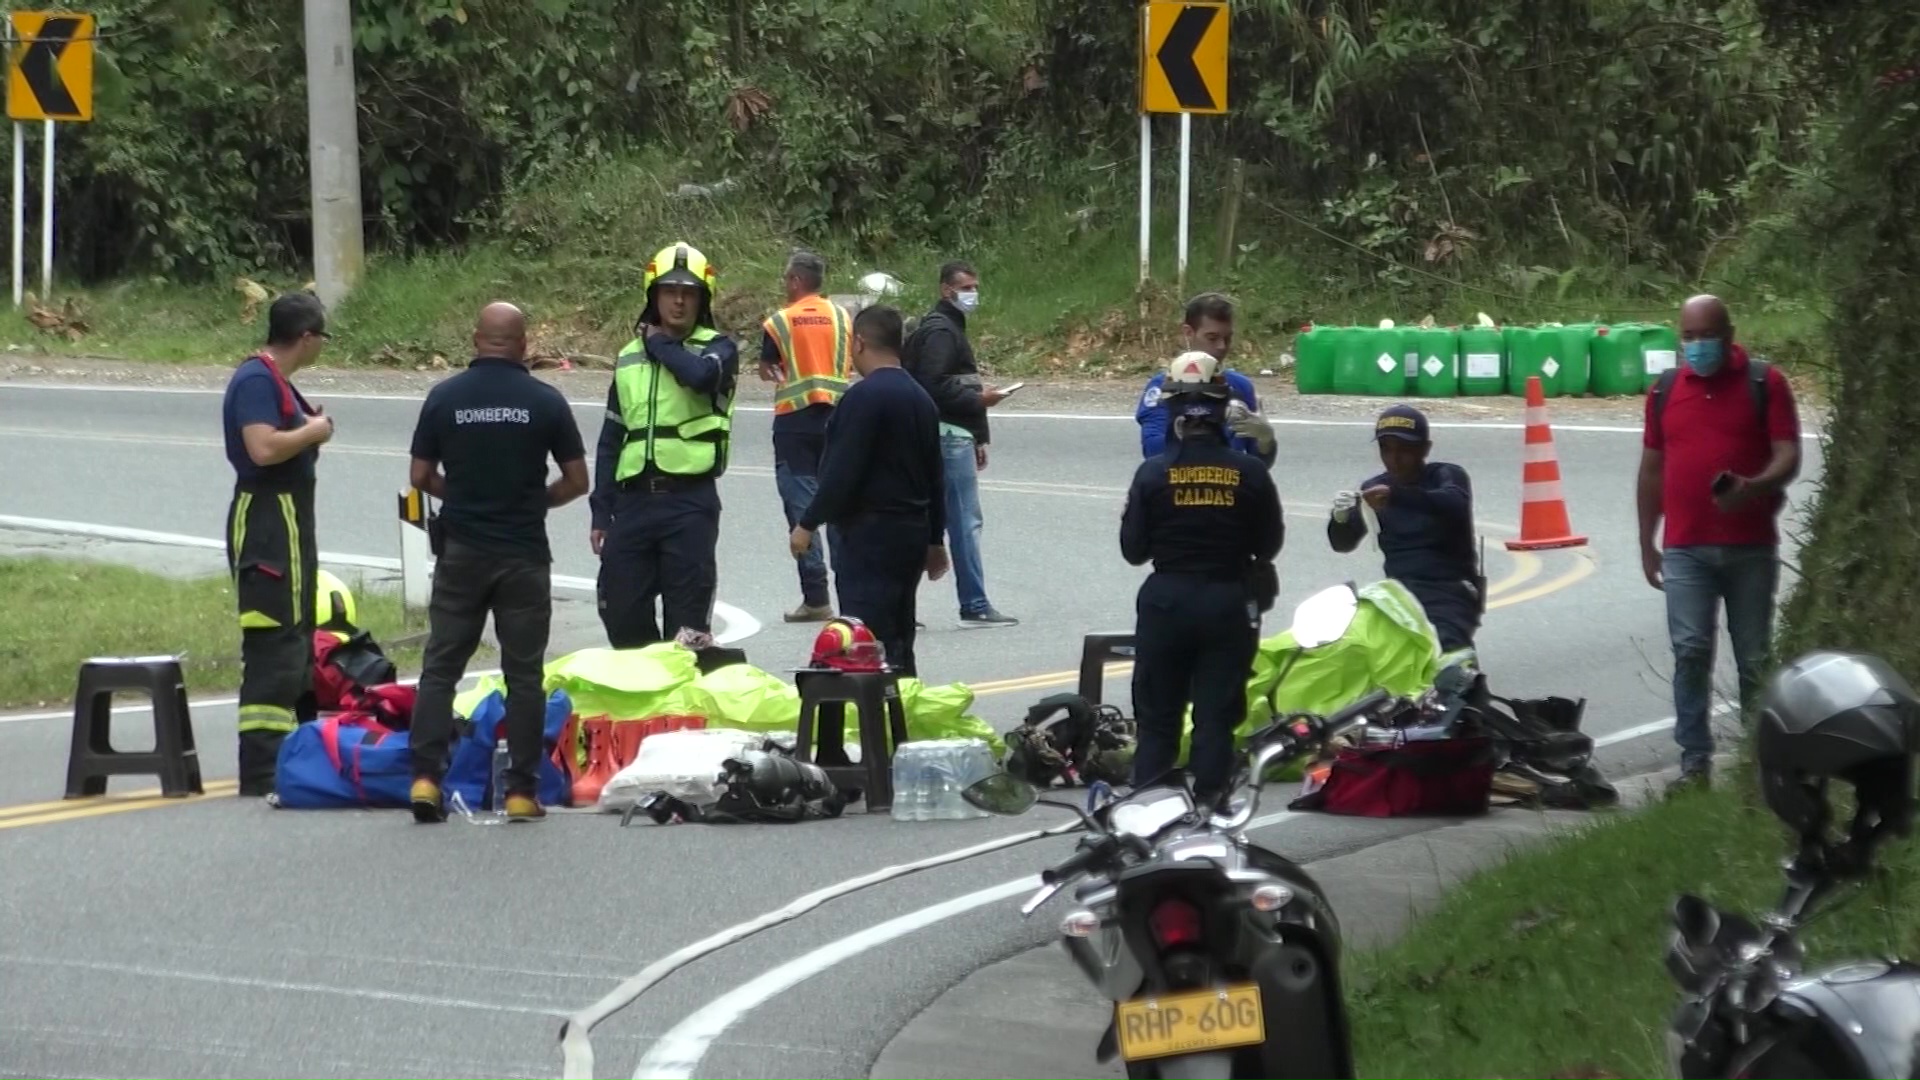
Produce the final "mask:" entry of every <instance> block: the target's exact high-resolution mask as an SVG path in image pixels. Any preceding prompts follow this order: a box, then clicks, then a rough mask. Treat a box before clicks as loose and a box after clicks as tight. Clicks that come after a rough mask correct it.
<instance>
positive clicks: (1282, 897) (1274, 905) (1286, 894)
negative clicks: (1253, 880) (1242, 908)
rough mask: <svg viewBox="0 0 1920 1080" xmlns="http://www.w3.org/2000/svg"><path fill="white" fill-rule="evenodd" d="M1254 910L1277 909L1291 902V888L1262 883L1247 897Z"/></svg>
mask: <svg viewBox="0 0 1920 1080" xmlns="http://www.w3.org/2000/svg"><path fill="white" fill-rule="evenodd" d="M1247 902H1248V903H1250V904H1252V905H1253V910H1255V911H1279V910H1280V909H1281V908H1283V907H1286V906H1287V905H1288V904H1290V903H1292V902H1293V890H1292V889H1289V888H1287V887H1286V886H1285V885H1262V886H1260V887H1259V888H1257V889H1255V890H1253V895H1251V896H1249V897H1248V898H1247Z"/></svg>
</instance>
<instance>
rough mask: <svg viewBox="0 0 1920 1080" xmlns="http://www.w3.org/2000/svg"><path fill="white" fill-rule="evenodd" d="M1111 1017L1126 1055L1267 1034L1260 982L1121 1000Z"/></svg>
mask: <svg viewBox="0 0 1920 1080" xmlns="http://www.w3.org/2000/svg"><path fill="white" fill-rule="evenodd" d="M1113 1022H1114V1030H1115V1032H1116V1033H1117V1034H1118V1036H1119V1040H1120V1056H1121V1057H1123V1058H1125V1059H1126V1060H1128V1061H1141V1060H1144V1059H1146V1058H1162V1057H1170V1056H1173V1055H1175V1054H1199V1053H1205V1052H1207V1051H1209V1050H1227V1049H1230V1048H1232V1047H1236V1046H1252V1045H1254V1044H1256V1043H1260V1042H1264V1041H1266V1037H1267V1032H1266V1020H1265V1016H1264V1015H1263V1013H1262V1011H1261V1008H1260V987H1258V986H1256V985H1254V984H1252V983H1244V984H1235V985H1233V986H1223V987H1219V988H1217V989H1213V990H1196V991H1192V992H1189V993H1182V994H1168V995H1165V996H1163V997H1148V998H1138V999H1136V1000H1133V1001H1123V1002H1121V1003H1120V1004H1119V1005H1117V1006H1115V1007H1114V1021H1113Z"/></svg>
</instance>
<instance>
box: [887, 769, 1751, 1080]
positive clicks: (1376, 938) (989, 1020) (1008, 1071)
mask: <svg viewBox="0 0 1920 1080" xmlns="http://www.w3.org/2000/svg"><path fill="white" fill-rule="evenodd" d="M1723 756H1725V755H1723ZM1677 775H1679V769H1678V767H1677V766H1674V767H1668V768H1664V769H1660V770H1656V771H1653V772H1647V773H1641V774H1638V775H1635V776H1630V777H1626V778H1624V779H1621V780H1619V781H1616V782H1615V787H1616V788H1617V789H1618V790H1619V792H1620V805H1619V806H1618V807H1617V808H1614V809H1609V810H1602V811H1568V810H1513V809H1511V808H1508V809H1504V810H1496V811H1495V812H1493V813H1490V814H1489V815H1487V816H1485V817H1475V818H1465V819H1450V820H1444V821H1440V822H1437V823H1436V824H1435V826H1434V827H1433V828H1431V829H1425V830H1422V831H1420V832H1418V833H1414V834H1412V835H1410V836H1401V837H1396V838H1394V839H1391V840H1387V841H1384V842H1382V843H1378V844H1373V845H1370V846H1367V847H1362V848H1359V849H1358V850H1355V851H1350V852H1347V853H1345V854H1342V855H1336V856H1333V857H1331V858H1327V859H1320V860H1316V861H1314V862H1310V863H1304V864H1302V865H1303V866H1304V867H1305V869H1306V870H1307V871H1308V872H1309V873H1311V874H1312V875H1313V877H1314V879H1315V880H1317V881H1318V882H1320V884H1321V886H1322V887H1323V888H1324V889H1325V890H1326V892H1327V896H1328V899H1329V901H1330V902H1331V903H1332V905H1333V908H1334V910H1335V911H1336V912H1337V913H1338V914H1339V917H1340V921H1341V927H1342V930H1343V933H1344V936H1345V942H1344V945H1345V948H1346V949H1347V950H1348V951H1349V952H1359V951H1368V950H1373V949H1377V948H1380V947H1382V946H1385V945H1388V944H1391V943H1392V942H1393V940H1394V939H1395V938H1397V937H1399V936H1400V934H1402V933H1404V932H1405V931H1406V930H1407V928H1408V927H1409V926H1411V925H1413V924H1414V923H1415V922H1416V920H1418V919H1419V918H1421V917H1423V916H1425V915H1426V914H1427V913H1429V912H1430V911H1431V910H1432V909H1433V908H1434V907H1435V906H1436V905H1437V904H1438V903H1439V901H1440V900H1441V899H1442V897H1444V895H1445V894H1446V892H1447V891H1448V890H1449V889H1451V888H1453V887H1454V886H1455V885H1457V884H1459V883H1460V882H1461V881H1462V880H1464V879H1466V878H1468V877H1471V876H1473V875H1475V874H1478V873H1480V872H1482V871H1485V870H1490V869H1492V868H1493V867H1495V866H1497V865H1499V864H1501V863H1503V862H1505V861H1506V860H1507V859H1508V858H1509V857H1511V856H1512V855H1513V854H1514V853H1515V852H1517V851H1520V850H1523V849H1525V848H1528V847H1532V846H1534V845H1537V844H1538V843H1540V842H1541V841H1543V840H1546V839H1551V838H1555V837H1559V836H1563V835H1566V834H1567V833H1570V832H1577V831H1579V830H1580V829H1583V828H1587V827H1591V826H1592V825H1594V824H1596V823H1598V822H1599V821H1602V820H1605V819H1606V818H1607V817H1610V816H1612V815H1614V814H1621V813H1631V812H1633V811H1635V810H1638V809H1640V808H1641V807H1643V806H1645V805H1647V804H1649V803H1651V802H1654V801H1656V800H1657V799H1658V798H1659V795H1660V791H1661V789H1662V788H1664V786H1665V783H1666V781H1667V780H1669V779H1671V778H1673V777H1675V776H1677ZM1056 907H1059V904H1058V902H1055V903H1053V904H1049V905H1048V906H1047V908H1043V909H1042V912H1040V913H1036V914H1035V918H1036V919H1046V918H1048V916H1049V915H1051V917H1052V918H1055V919H1057V918H1058V917H1059V915H1060V913H1061V912H1060V911H1053V910H1051V909H1054V908H1056ZM1061 910H1062V911H1063V910H1064V909H1061ZM1111 1015H1112V1003H1111V1002H1109V1001H1107V1000H1106V999H1105V998H1103V997H1101V996H1100V994H1099V993H1098V992H1097V991H1095V990H1094V988H1093V987H1092V986H1091V985H1089V984H1088V983H1087V981H1086V979H1085V977H1083V976H1082V975H1081V974H1080V972H1079V971H1078V970H1077V969H1076V968H1074V967H1073V965H1072V963H1071V961H1069V960H1068V959H1067V957H1066V956H1065V954H1064V953H1062V952H1061V951H1060V946H1059V944H1058V942H1057V941H1053V942H1049V943H1048V944H1046V945H1043V946H1040V947H1038V948H1034V949H1027V950H1024V951H1022V952H1020V953H1017V954H1015V955H1014V956H1011V957H1009V958H1007V959H1004V960H1001V961H998V962H996V963H992V964H988V965H986V966H984V967H981V968H979V969H978V970H976V971H975V972H973V974H971V975H969V976H967V977H966V978H964V979H962V980H960V981H959V982H958V983H956V984H954V985H953V986H951V987H949V988H947V989H946V990H945V991H943V992H942V993H941V994H940V995H939V996H938V997H936V998H935V999H934V1000H933V1001H932V1002H931V1003H930V1004H929V1005H928V1006H927V1007H926V1008H925V1009H923V1010H922V1011H921V1012H920V1013H919V1014H918V1015H916V1016H915V1017H914V1018H913V1019H912V1020H909V1021H908V1022H907V1024H906V1025H905V1026H904V1027H902V1028H901V1029H900V1030H899V1031H898V1032H896V1033H895V1034H894V1037H893V1038H892V1040H890V1041H889V1042H888V1043H887V1045H886V1047H885V1048H884V1049H882V1050H881V1051H880V1056H879V1057H878V1058H876V1059H875V1060H874V1063H873V1065H872V1067H871V1069H870V1071H869V1076H870V1077H871V1078H872V1080H967V1078H976V1080H987V1078H998V1080H1037V1078H1040V1077H1085V1078H1092V1080H1105V1078H1118V1077H1123V1076H1125V1075H1126V1069H1125V1066H1124V1063H1123V1062H1121V1061H1120V1060H1119V1059H1118V1058H1116V1059H1114V1060H1113V1061H1112V1062H1109V1063H1108V1064H1107V1065H1101V1064H1099V1063H1098V1062H1096V1061H1095V1060H1094V1056H1093V1053H1094V1047H1095V1046H1096V1045H1097V1044H1098V1042H1099V1039H1100V1034H1101V1032H1102V1030H1104V1028H1105V1026H1106V1024H1107V1021H1108V1019H1109V1018H1110V1017H1111Z"/></svg>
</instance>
